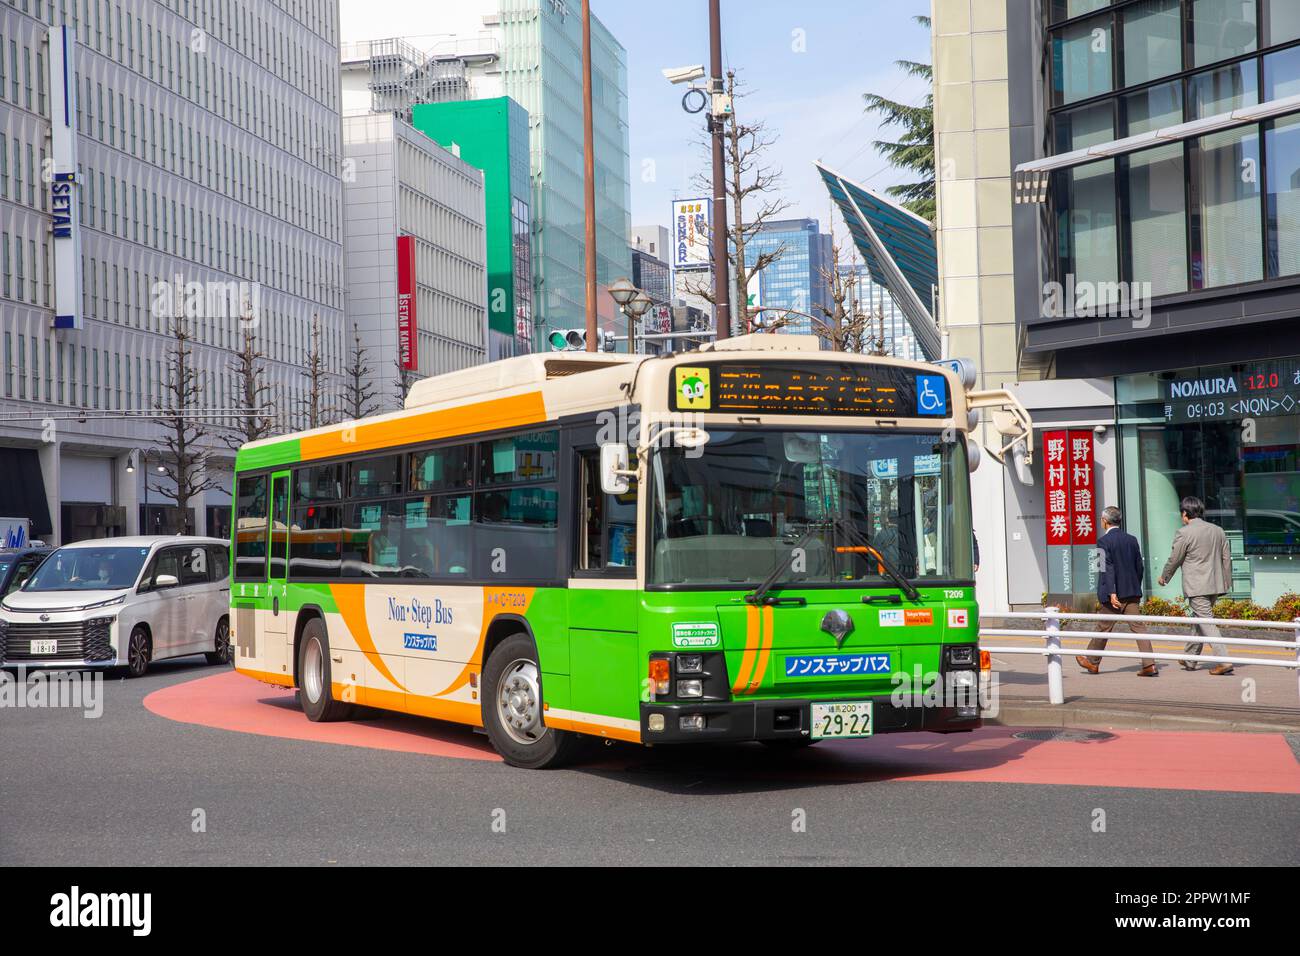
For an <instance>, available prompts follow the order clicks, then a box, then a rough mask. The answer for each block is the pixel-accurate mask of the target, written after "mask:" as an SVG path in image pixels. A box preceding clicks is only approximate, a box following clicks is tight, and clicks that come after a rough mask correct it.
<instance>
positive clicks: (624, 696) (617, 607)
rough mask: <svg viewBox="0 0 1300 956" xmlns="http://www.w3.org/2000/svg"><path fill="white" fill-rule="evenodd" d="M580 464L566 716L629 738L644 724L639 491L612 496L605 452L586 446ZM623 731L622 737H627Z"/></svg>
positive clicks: (570, 592)
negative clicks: (603, 468)
mask: <svg viewBox="0 0 1300 956" xmlns="http://www.w3.org/2000/svg"><path fill="white" fill-rule="evenodd" d="M575 452H576V454H574V455H573V456H572V457H571V459H570V460H571V461H572V462H573V464H574V474H573V476H572V479H573V484H574V485H576V487H577V492H578V493H577V494H576V495H575V496H574V499H573V500H574V512H575V514H574V522H573V523H574V530H575V536H574V537H575V539H576V540H575V541H574V560H573V568H572V570H571V572H570V575H569V589H568V599H569V601H568V604H569V608H568V611H569V674H570V677H569V693H570V700H569V704H568V706H567V708H566V709H568V710H570V711H572V712H574V714H575V718H574V719H575V720H576V721H578V722H580V723H582V724H587V725H588V726H586V727H583V728H582V729H585V730H586V731H587V732H588V733H598V734H603V735H606V736H624V737H626V735H627V734H628V733H635V732H636V727H637V726H638V722H639V719H640V698H639V693H640V678H641V676H642V673H643V670H644V668H643V666H642V665H641V664H640V653H639V649H638V645H639V638H638V634H639V625H638V601H637V595H638V592H637V589H636V560H637V540H636V512H637V506H636V502H637V488H636V485H635V483H633V486H632V488H630V489H629V490H628V492H627V493H626V494H624V495H607V494H605V493H604V492H603V491H602V490H601V487H600V450H599V448H598V447H596V446H595V445H594V444H593V445H592V446H585V445H582V446H579V447H577V448H576V449H575ZM620 732H621V733H620Z"/></svg>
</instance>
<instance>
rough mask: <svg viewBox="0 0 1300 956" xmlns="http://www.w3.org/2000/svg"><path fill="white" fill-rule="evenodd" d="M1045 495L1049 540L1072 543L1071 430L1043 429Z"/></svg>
mask: <svg viewBox="0 0 1300 956" xmlns="http://www.w3.org/2000/svg"><path fill="white" fill-rule="evenodd" d="M1043 494H1044V496H1045V497H1044V504H1045V505H1046V517H1047V543H1048V544H1049V545H1050V544H1063V545H1068V544H1069V543H1070V531H1071V528H1070V524H1071V520H1070V519H1071V512H1070V436H1069V432H1065V431H1051V432H1043Z"/></svg>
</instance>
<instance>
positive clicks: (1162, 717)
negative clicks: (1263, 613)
mask: <svg viewBox="0 0 1300 956" xmlns="http://www.w3.org/2000/svg"><path fill="white" fill-rule="evenodd" d="M984 623H985V624H986V625H987V626H989V627H996V626H1001V624H1002V622H997V621H995V620H994V619H990V620H989V621H986V622H984ZM1007 623H1010V622H1007ZM1080 623H1082V622H1080ZM1078 629H1080V630H1082V629H1083V628H1082V627H1080V628H1078ZM981 642H982V643H983V644H985V645H992V646H1005V647H1020V646H1023V647H1026V648H1031V647H1042V646H1043V641H1042V639H1041V638H1018V637H992V636H989V637H984V638H982V641H981ZM1185 643H1186V642H1185V640H1184V639H1183V638H1182V637H1181V635H1180V636H1178V637H1174V638H1172V639H1171V638H1170V637H1169V636H1159V635H1157V636H1154V646H1155V649H1156V651H1157V652H1158V651H1161V650H1169V651H1174V652H1178V653H1181V652H1182V650H1183V646H1184V644H1185ZM1061 644H1062V655H1061V673H1062V677H1063V683H1064V689H1065V703H1064V704H1060V705H1055V706H1054V705H1052V704H1049V703H1048V702H1047V658H1046V656H1044V655H1035V654H994V655H993V671H994V673H995V674H996V675H997V681H998V693H999V711H998V714H997V716H996V717H993V718H987V719H988V720H989V722H990V723H997V724H1003V725H1006V726H1018V727H1019V726H1041V727H1073V728H1080V729H1088V730H1110V729H1115V730H1217V731H1224V730H1234V731H1248V732H1256V733H1260V732H1263V733H1279V732H1281V733H1300V688H1298V687H1297V682H1298V680H1300V678H1297V674H1296V671H1295V670H1293V669H1289V668H1283V667H1251V666H1249V665H1246V664H1238V665H1236V669H1235V671H1234V672H1233V673H1232V674H1231V675H1226V676H1223V677H1214V676H1212V675H1211V674H1210V673H1209V667H1210V665H1206V664H1201V665H1200V668H1199V669H1198V670H1196V671H1190V672H1189V671H1185V670H1183V668H1182V667H1181V666H1180V665H1179V664H1178V662H1177V661H1159V660H1158V661H1157V662H1156V663H1157V665H1158V666H1159V668H1160V676H1159V677H1154V678H1144V677H1138V676H1136V675H1137V670H1138V668H1139V667H1141V664H1140V663H1139V662H1138V661H1137V660H1135V659H1129V658H1114V657H1111V658H1102V661H1101V673H1100V674H1095V675H1094V674H1089V673H1087V672H1085V671H1084V670H1083V669H1082V668H1081V667H1079V665H1078V663H1077V662H1076V661H1075V659H1074V658H1075V656H1076V655H1078V654H1082V653H1084V649H1085V648H1086V647H1087V641H1086V640H1084V639H1080V638H1064V639H1062V642H1061ZM1107 650H1115V651H1119V650H1137V645H1136V644H1134V643H1133V641H1132V639H1131V638H1129V637H1128V636H1127V635H1124V636H1116V637H1113V638H1112V640H1111V642H1110V643H1109V644H1108V645H1107ZM1228 650H1229V654H1230V655H1231V656H1233V657H1247V658H1251V657H1254V658H1261V659H1265V658H1267V659H1271V660H1293V659H1294V656H1293V655H1294V651H1291V650H1288V649H1278V650H1276V651H1275V650H1272V649H1271V648H1267V647H1248V646H1242V647H1233V646H1231V645H1230V646H1229V648H1228ZM1205 653H1212V652H1211V651H1210V649H1209V648H1208V647H1206V649H1205Z"/></svg>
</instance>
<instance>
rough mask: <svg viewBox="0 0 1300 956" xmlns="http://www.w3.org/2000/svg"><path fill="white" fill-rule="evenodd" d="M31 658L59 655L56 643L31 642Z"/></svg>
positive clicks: (57, 643)
mask: <svg viewBox="0 0 1300 956" xmlns="http://www.w3.org/2000/svg"><path fill="white" fill-rule="evenodd" d="M31 653H32V656H36V655H45V654H57V653H59V642H58V641H32V651H31Z"/></svg>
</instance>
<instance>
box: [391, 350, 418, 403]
mask: <svg viewBox="0 0 1300 956" xmlns="http://www.w3.org/2000/svg"><path fill="white" fill-rule="evenodd" d="M393 367H394V368H396V369H397V381H396V386H397V388H396V391H397V407H398V408H405V407H406V396H408V395H410V394H411V386H412V385H414V384H415V376H414V375H412V374H411V372H410V370H409V369H406V368H404V367H403V366H402V359H401V357H400V356H399V357H398V358H397V359H395V360H394V361H393Z"/></svg>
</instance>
